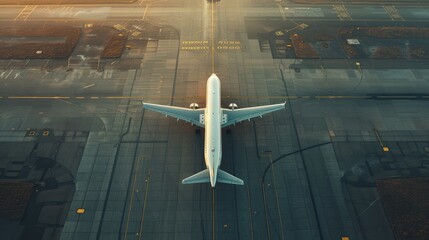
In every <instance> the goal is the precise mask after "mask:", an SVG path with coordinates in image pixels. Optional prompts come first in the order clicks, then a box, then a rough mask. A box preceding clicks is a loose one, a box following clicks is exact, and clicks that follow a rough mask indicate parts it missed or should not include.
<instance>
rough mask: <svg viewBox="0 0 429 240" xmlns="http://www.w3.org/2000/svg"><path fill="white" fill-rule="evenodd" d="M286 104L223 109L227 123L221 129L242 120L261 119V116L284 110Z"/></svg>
mask: <svg viewBox="0 0 429 240" xmlns="http://www.w3.org/2000/svg"><path fill="white" fill-rule="evenodd" d="M285 105H286V102H284V103H280V104H273V105H265V106H258V107H249V108H240V109H234V110H231V109H224V108H222V112H223V114H226V118H227V121H226V122H225V123H224V124H222V127H227V126H230V125H232V124H236V123H239V122H241V121H244V120H250V119H251V118H254V117H262V115H264V114H267V113H270V112H274V111H277V110H281V109H284V108H285Z"/></svg>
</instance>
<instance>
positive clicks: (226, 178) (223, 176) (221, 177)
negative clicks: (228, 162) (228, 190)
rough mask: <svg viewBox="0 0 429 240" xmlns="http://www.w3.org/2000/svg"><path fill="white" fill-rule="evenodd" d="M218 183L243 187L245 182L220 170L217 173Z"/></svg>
mask: <svg viewBox="0 0 429 240" xmlns="http://www.w3.org/2000/svg"><path fill="white" fill-rule="evenodd" d="M217 181H218V182H221V183H227V184H235V185H243V184H244V182H243V180H241V179H240V178H238V177H235V176H233V175H231V174H229V173H227V172H225V171H222V170H220V169H219V170H218V172H217Z"/></svg>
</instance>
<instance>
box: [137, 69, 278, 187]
mask: <svg viewBox="0 0 429 240" xmlns="http://www.w3.org/2000/svg"><path fill="white" fill-rule="evenodd" d="M220 97H221V88H220V80H219V78H218V77H217V76H216V74H215V73H213V74H212V75H211V76H210V77H209V78H208V80H207V88H206V108H202V109H199V106H198V104H197V103H191V105H190V106H189V109H188V108H181V107H174V106H166V105H158V104H152V103H146V102H142V104H143V108H145V109H148V110H151V111H155V112H158V113H162V114H164V115H165V116H166V117H167V116H170V117H173V118H176V119H177V121H179V119H180V120H184V121H186V122H189V123H191V124H192V125H196V126H198V127H201V128H205V137H204V138H205V139H204V161H205V164H206V169H205V170H203V171H201V172H199V173H197V174H194V175H192V176H190V177H187V178H185V179H183V180H182V184H194V183H207V182H210V185H211V186H212V188H214V187H215V186H216V182H221V183H227V184H236V185H243V184H244V182H243V180H241V179H239V178H237V177H235V176H233V175H231V174H229V173H227V172H225V171H223V170H221V169H219V166H220V163H221V160H222V136H221V133H222V130H221V129H222V128H224V127H227V126H230V125H235V124H236V123H239V122H241V121H244V120H249V121H250V119H251V118H254V117H261V118H262V115H264V114H267V113H270V112H274V111H277V110H281V109H284V108H285V105H286V102H284V103H280V104H273V105H265V106H258V107H249V108H241V109H237V104H235V103H231V104H230V105H229V109H225V108H222V107H221V105H220Z"/></svg>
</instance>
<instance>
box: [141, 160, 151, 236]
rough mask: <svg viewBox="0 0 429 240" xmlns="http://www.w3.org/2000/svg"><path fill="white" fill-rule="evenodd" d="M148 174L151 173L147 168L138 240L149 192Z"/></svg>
mask: <svg viewBox="0 0 429 240" xmlns="http://www.w3.org/2000/svg"><path fill="white" fill-rule="evenodd" d="M150 173H151V169H150V168H149V173H148V177H147V178H146V190H145V193H144V200H143V204H144V205H143V209H142V213H141V215H142V217H141V220H140V230H139V239H140V238H141V236H142V231H143V223H144V215H145V212H146V205H147V192H148V191H149V181H150Z"/></svg>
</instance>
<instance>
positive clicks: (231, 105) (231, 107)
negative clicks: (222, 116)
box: [228, 103, 238, 110]
mask: <svg viewBox="0 0 429 240" xmlns="http://www.w3.org/2000/svg"><path fill="white" fill-rule="evenodd" d="M228 108H229V109H231V110H234V109H236V108H238V106H237V104H236V103H230V104H229V106H228Z"/></svg>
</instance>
